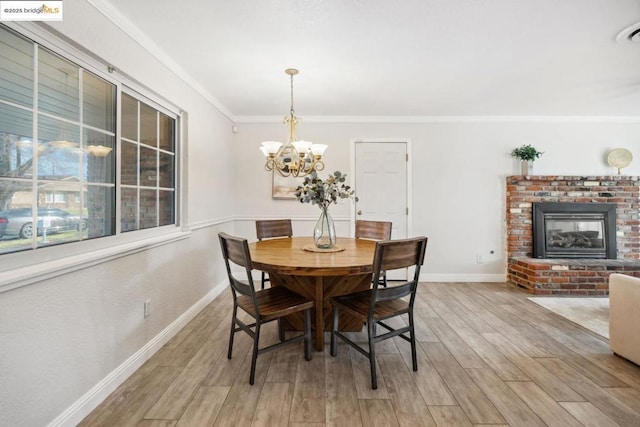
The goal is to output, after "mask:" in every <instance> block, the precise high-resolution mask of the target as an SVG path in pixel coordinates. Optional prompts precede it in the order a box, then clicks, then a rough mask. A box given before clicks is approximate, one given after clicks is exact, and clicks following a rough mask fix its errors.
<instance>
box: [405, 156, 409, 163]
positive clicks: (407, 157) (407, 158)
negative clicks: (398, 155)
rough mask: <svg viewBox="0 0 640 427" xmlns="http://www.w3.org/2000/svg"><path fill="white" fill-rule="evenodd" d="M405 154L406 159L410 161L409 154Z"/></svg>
mask: <svg viewBox="0 0 640 427" xmlns="http://www.w3.org/2000/svg"><path fill="white" fill-rule="evenodd" d="M405 156H406V161H407V162H408V161H409V154H406V155H405Z"/></svg>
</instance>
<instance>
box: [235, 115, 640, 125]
mask: <svg viewBox="0 0 640 427" xmlns="http://www.w3.org/2000/svg"><path fill="white" fill-rule="evenodd" d="M302 119H303V121H304V122H305V123H405V124H406V123H640V115H638V116H305V117H303V118H302ZM235 122H236V123H281V122H282V116H236V117H235Z"/></svg>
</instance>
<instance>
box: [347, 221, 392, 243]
mask: <svg viewBox="0 0 640 427" xmlns="http://www.w3.org/2000/svg"><path fill="white" fill-rule="evenodd" d="M391 225H392V223H391V222H388V221H365V220H362V219H359V220H357V221H356V232H355V237H356V239H372V240H389V239H391Z"/></svg>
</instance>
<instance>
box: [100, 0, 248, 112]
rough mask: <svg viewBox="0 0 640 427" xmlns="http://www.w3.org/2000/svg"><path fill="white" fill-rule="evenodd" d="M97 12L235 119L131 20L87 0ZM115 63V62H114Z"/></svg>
mask: <svg viewBox="0 0 640 427" xmlns="http://www.w3.org/2000/svg"><path fill="white" fill-rule="evenodd" d="M87 2H88V3H89V4H90V5H92V6H93V7H94V8H95V9H96V10H97V11H98V12H100V13H101V14H103V15H104V16H105V17H106V18H107V19H109V20H110V21H111V22H112V23H113V24H114V25H115V26H116V27H118V28H119V29H121V30H122V31H123V32H124V33H125V34H126V35H128V36H129V37H130V38H131V40H133V41H134V42H136V43H137V44H138V45H140V47H142V48H143V49H144V50H146V51H147V52H149V54H151V55H152V56H153V57H154V58H156V59H157V60H158V61H160V62H161V63H162V64H163V65H164V66H165V67H167V68H168V69H169V70H170V71H171V72H173V73H174V74H175V75H176V76H178V77H179V78H180V79H181V80H182V81H184V82H185V83H186V84H187V85H188V86H190V87H191V88H192V89H193V90H194V91H196V92H197V93H198V94H200V95H201V96H202V97H203V98H205V99H206V100H207V101H209V103H210V104H211V105H212V106H213V107H214V108H215V109H217V110H218V111H219V112H220V113H222V114H223V115H224V116H225V117H227V118H228V119H229V120H231V121H235V118H234V116H233V114H232V113H231V111H229V110H228V109H227V108H226V107H225V106H224V105H222V103H221V102H220V101H219V100H218V99H217V98H216V97H215V96H213V94H211V93H210V92H209V91H208V90H207V89H205V88H204V87H203V86H202V85H200V84H199V83H198V82H197V81H196V80H195V79H194V78H193V77H191V75H190V74H189V73H188V72H187V71H185V69H184V68H182V67H181V66H180V65H179V64H178V63H177V62H176V61H174V60H173V58H171V56H169V55H168V54H167V53H166V52H165V51H164V50H162V49H161V48H160V47H159V46H158V45H157V44H156V43H155V42H154V41H153V40H152V39H150V38H149V37H148V36H147V35H146V34H145V33H144V32H142V31H141V30H140V29H139V28H138V27H137V26H136V25H135V24H134V23H133V22H131V21H130V20H129V19H128V18H127V17H126V16H124V15H123V14H122V13H120V11H118V10H117V9H116V8H115V7H114V6H113V5H112V4H111V3H109V2H108V1H107V0H87ZM114 65H115V64H114Z"/></svg>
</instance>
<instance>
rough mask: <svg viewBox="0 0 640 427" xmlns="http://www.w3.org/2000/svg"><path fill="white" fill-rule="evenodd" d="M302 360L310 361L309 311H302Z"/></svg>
mask: <svg viewBox="0 0 640 427" xmlns="http://www.w3.org/2000/svg"><path fill="white" fill-rule="evenodd" d="M304 358H305V360H311V309H307V310H305V311H304Z"/></svg>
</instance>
